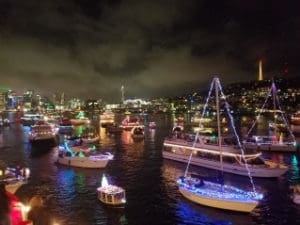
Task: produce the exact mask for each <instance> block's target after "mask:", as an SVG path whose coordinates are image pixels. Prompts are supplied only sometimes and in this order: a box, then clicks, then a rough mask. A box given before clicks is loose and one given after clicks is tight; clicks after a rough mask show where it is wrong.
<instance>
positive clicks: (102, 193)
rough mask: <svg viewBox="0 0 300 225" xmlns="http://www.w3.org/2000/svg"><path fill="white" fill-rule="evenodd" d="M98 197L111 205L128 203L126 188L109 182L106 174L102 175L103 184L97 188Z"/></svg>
mask: <svg viewBox="0 0 300 225" xmlns="http://www.w3.org/2000/svg"><path fill="white" fill-rule="evenodd" d="M97 194H98V199H99V200H100V201H101V202H102V203H104V204H106V205H110V206H124V204H125V203H126V195H125V190H124V189H123V188H121V187H119V186H116V185H112V184H109V183H108V180H107V178H106V176H105V175H103V177H102V181H101V186H100V187H98V188H97Z"/></svg>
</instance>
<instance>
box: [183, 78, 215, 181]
mask: <svg viewBox="0 0 300 225" xmlns="http://www.w3.org/2000/svg"><path fill="white" fill-rule="evenodd" d="M213 87H214V82H211V84H210V88H209V92H208V96H207V98H206V101H205V105H204V107H203V111H202V114H201V117H200V121H199V127H201V125H202V124H201V123H202V119H203V118H204V115H205V112H206V109H207V106H208V101H209V99H210V96H211V93H212V90H213ZM199 132H200V130H197V132H196V136H195V140H194V143H193V146H192V148H195V146H196V143H197V140H198V138H199ZM201 141H202V139H201ZM192 156H193V150H192V151H191V154H190V157H189V161H188V163H187V167H186V169H185V172H184V176H185V177H186V176H187V173H188V170H189V167H190V162H191V160H192Z"/></svg>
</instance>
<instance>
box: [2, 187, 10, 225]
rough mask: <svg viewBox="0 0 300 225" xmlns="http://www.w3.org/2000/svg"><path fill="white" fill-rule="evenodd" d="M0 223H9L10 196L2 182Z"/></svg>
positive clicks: (8, 224)
mask: <svg viewBox="0 0 300 225" xmlns="http://www.w3.org/2000/svg"><path fill="white" fill-rule="evenodd" d="M0 224H1V225H11V220H10V198H9V196H8V195H7V193H6V189H5V184H4V183H0Z"/></svg>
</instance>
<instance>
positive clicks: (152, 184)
mask: <svg viewBox="0 0 300 225" xmlns="http://www.w3.org/2000/svg"><path fill="white" fill-rule="evenodd" d="M149 117H150V118H148V120H151V121H155V122H156V124H157V129H155V130H150V129H148V128H147V127H146V130H145V136H146V137H145V139H144V140H142V141H133V140H132V138H131V136H130V132H123V133H122V134H119V135H109V134H107V133H106V130H105V128H102V127H99V134H100V140H99V143H98V145H99V146H100V147H101V148H102V149H104V150H105V151H110V152H112V153H113V154H114V155H115V157H114V160H113V161H111V162H109V164H108V166H107V167H106V168H105V169H100V170H93V169H92V170H90V169H80V168H69V167H66V166H62V165H57V164H56V163H55V162H56V158H57V149H56V148H55V147H53V146H51V145H48V146H45V145H42V146H35V147H33V146H31V145H30V143H28V136H27V132H28V129H27V128H23V127H22V126H21V125H19V124H14V125H12V126H11V127H10V128H2V130H1V133H0V157H1V160H5V161H6V162H7V163H8V164H10V165H16V164H17V163H22V164H23V165H27V166H29V167H30V169H31V178H30V180H29V183H28V184H27V185H24V186H23V187H22V188H21V189H20V190H19V192H18V196H19V197H20V198H21V199H23V200H24V201H28V200H29V199H30V197H32V196H34V195H36V194H39V195H41V196H42V197H43V198H44V199H45V202H46V203H47V206H48V207H49V210H50V211H51V213H52V214H53V216H54V217H55V218H56V219H57V220H58V221H60V224H67V225H73V224H74V225H75V224H82V225H92V224H113V225H120V224H122V225H123V224H130V225H135V224H137V225H144V224H145V225H148V224H166V225H171V224H172V225H173V224H205V225H206V224H226V225H227V224H228V225H229V224H246V225H247V224H274V225H277V224H278V225H279V224H280V225H281V224H295V221H300V211H299V208H300V207H299V206H297V205H295V204H293V203H292V201H291V199H290V193H291V192H290V189H289V185H291V184H295V183H298V182H300V175H299V164H298V161H299V156H298V155H297V154H284V155H282V154H275V155H272V154H264V156H265V157H267V158H272V157H274V159H275V158H277V159H280V160H283V161H284V162H286V163H289V164H290V166H291V170H290V171H289V172H288V173H287V174H286V175H285V176H283V177H280V178H278V179H259V178H257V179H254V181H255V184H256V188H257V189H258V190H259V191H261V192H263V193H264V195H265V198H264V200H263V201H262V202H261V204H260V205H259V206H258V207H257V209H255V210H254V212H252V213H250V214H246V215H245V214H240V213H233V212H230V213H228V212H226V211H223V210H218V209H213V208H207V207H204V206H199V205H196V204H194V203H191V202H189V201H188V200H186V199H184V198H183V197H182V196H181V194H180V193H179V192H178V189H177V186H176V183H175V180H176V178H177V177H178V176H179V175H181V174H182V173H183V171H184V169H185V165H184V164H181V163H176V162H171V161H168V160H163V159H162V157H161V149H162V142H163V139H164V137H166V136H167V135H168V134H169V132H170V130H171V128H172V126H173V121H172V118H171V117H170V116H169V115H155V116H152V115H150V116H149ZM96 126H97V124H96ZM78 129H82V128H78ZM59 140H60V141H61V140H62V139H59ZM34 149H35V150H37V151H38V150H40V149H42V150H43V153H42V154H40V155H32V150H34ZM191 170H192V171H195V172H198V173H200V174H202V175H213V174H215V171H213V170H208V169H203V168H199V167H193V166H192V167H191ZM103 173H105V174H106V175H108V176H109V178H110V180H111V181H112V182H113V183H114V184H116V185H120V186H122V187H124V188H125V190H126V194H127V201H128V203H127V205H126V207H125V209H123V210H113V209H111V208H107V207H104V206H103V205H102V204H100V202H99V201H98V199H97V194H96V189H97V187H98V186H99V185H100V180H101V177H102V174H103ZM225 180H226V182H227V183H230V184H234V185H238V186H239V187H241V188H244V189H249V188H251V187H250V184H249V180H248V179H247V178H246V177H243V176H236V175H230V174H225Z"/></svg>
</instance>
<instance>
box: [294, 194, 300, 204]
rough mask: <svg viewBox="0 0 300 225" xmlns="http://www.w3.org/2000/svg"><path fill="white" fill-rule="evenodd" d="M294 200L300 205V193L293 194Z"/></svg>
mask: <svg viewBox="0 0 300 225" xmlns="http://www.w3.org/2000/svg"><path fill="white" fill-rule="evenodd" d="M293 202H294V203H295V204H298V205H300V195H299V194H294V195H293Z"/></svg>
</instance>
